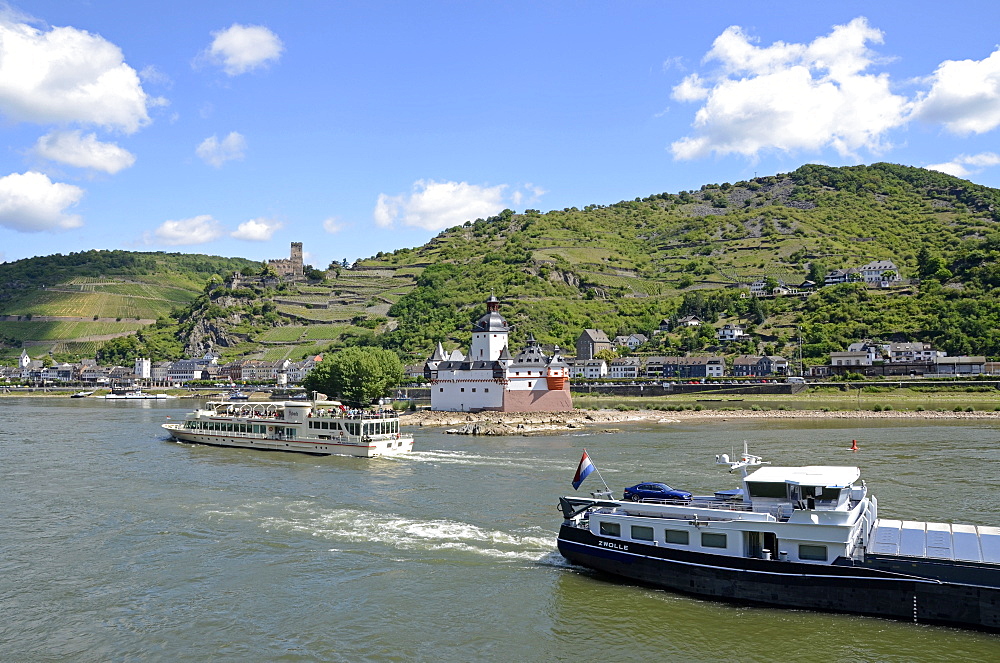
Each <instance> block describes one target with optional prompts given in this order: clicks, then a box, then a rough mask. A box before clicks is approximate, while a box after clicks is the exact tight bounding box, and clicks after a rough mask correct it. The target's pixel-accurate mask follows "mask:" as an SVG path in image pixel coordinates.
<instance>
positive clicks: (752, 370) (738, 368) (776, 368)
mask: <svg viewBox="0 0 1000 663" xmlns="http://www.w3.org/2000/svg"><path fill="white" fill-rule="evenodd" d="M565 361H566V364H567V365H568V366H569V370H570V377H574V378H585V379H591V380H593V379H599V378H621V379H626V380H638V379H653V380H661V379H672V378H673V379H689V378H721V377H725V376H727V375H728V376H731V377H769V376H783V375H787V374H788V360H787V359H785V358H784V357H776V356H755V355H740V356H738V357H736V358H735V359H733V364H732V368H730V369H728V370H727V368H726V359H725V358H724V357H720V356H699V357H619V358H617V359H612V360H611V361H610V362H606V361H605V360H603V359H580V358H577V359H567V360H565Z"/></svg>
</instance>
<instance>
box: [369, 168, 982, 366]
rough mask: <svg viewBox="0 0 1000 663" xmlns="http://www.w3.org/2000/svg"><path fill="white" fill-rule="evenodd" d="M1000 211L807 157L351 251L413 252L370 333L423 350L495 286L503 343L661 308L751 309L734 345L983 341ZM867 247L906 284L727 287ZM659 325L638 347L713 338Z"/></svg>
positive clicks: (960, 186)
mask: <svg viewBox="0 0 1000 663" xmlns="http://www.w3.org/2000/svg"><path fill="white" fill-rule="evenodd" d="M998 215H1000V191H997V190H995V189H990V188H987V187H983V186H979V185H975V184H972V183H970V182H968V181H965V180H960V179H957V178H954V177H951V176H948V175H944V174H942V173H937V172H933V171H927V170H923V169H919V168H911V167H906V166H898V165H893V164H875V165H872V166H856V167H847V168H831V167H825V166H815V165H807V166H803V167H802V168H799V169H798V170H796V171H795V172H792V173H788V174H785V175H776V176H771V177H762V178H757V179H755V180H752V181H749V182H737V183H732V184H731V183H723V184H712V185H705V186H704V187H702V188H701V190H699V191H682V192H679V193H662V194H657V195H652V196H649V197H648V198H643V199H637V200H631V201H622V202H619V203H616V204H613V205H607V206H601V205H588V206H587V207H584V208H583V209H577V208H569V209H565V210H561V211H553V212H549V213H547V214H540V213H538V212H536V211H533V210H528V211H527V212H525V213H524V214H513V213H510V212H509V211H508V212H505V213H503V214H500V215H498V216H497V217H493V218H490V219H479V220H476V221H470V222H468V223H466V224H464V225H463V226H458V227H455V228H451V229H448V230H446V231H444V232H442V233H441V234H440V235H439V236H438V237H436V238H435V239H434V240H432V241H431V242H429V243H428V244H427V245H425V246H423V247H419V248H416V249H403V250H400V251H396V252H394V253H392V254H388V255H379V256H376V257H375V258H374V259H372V260H370V261H365V264H366V265H370V266H379V267H397V268H413V267H420V268H422V271H421V273H420V274H419V275H418V277H417V287H416V288H415V289H414V290H413V292H411V293H410V294H408V295H407V296H405V297H403V298H402V299H401V300H400V301H399V302H398V303H397V304H396V305H395V306H393V307H392V308H391V309H390V311H389V315H390V316H392V317H395V318H397V319H398V327H397V328H396V330H395V331H393V332H391V333H389V334H388V335H387V336H386V338H385V339H383V340H382V341H383V342H384V343H385V344H387V345H389V346H390V347H394V348H397V349H399V350H401V351H414V350H419V351H421V352H428V351H429V350H430V348H431V347H432V344H433V343H434V342H436V341H438V340H445V341H448V342H450V343H451V344H453V345H454V344H457V343H461V344H463V345H464V344H466V343H467V342H468V333H467V329H468V326H469V322H470V320H473V319H475V318H476V317H477V316H478V315H479V314H480V313H481V310H482V306H481V302H482V300H483V299H484V298H485V296H486V295H488V294H489V292H490V290H491V289H493V290H494V291H495V293H496V295H497V296H498V297H500V298H501V299H503V300H505V302H506V304H505V308H504V311H505V314H506V315H507V317H508V319H510V320H511V322H512V323H513V324H514V328H515V331H514V343H515V344H517V343H519V342H520V341H521V340H523V338H524V336H525V335H526V334H527V333H529V332H531V333H534V334H535V335H536V336H537V337H538V338H539V339H540V340H542V341H543V342H551V343H558V344H560V345H561V346H563V347H567V346H572V344H573V342H574V341H575V339H576V337H577V336H578V335H579V333H580V331H581V330H582V329H583V328H584V327H599V328H602V329H604V330H605V331H606V332H607V333H608V334H609V335H616V334H626V333H632V332H642V333H645V334H649V333H650V331H651V330H653V329H655V328H656V327H657V325H658V324H659V322H660V321H661V320H662V319H664V318H667V319H670V318H674V319H676V318H677V317H679V316H683V315H688V314H697V315H699V316H701V317H703V318H704V319H707V320H708V321H710V322H719V321H721V320H726V321H733V322H741V323H744V324H749V325H750V326H751V330H752V331H755V332H757V334H758V336H757V338H758V339H759V340H760V341H763V344H762V345H766V346H769V347H766V348H764V347H750V346H749V345H748V346H747V347H745V348H736V349H740V350H746V351H755V350H760V349H773V350H776V351H781V349H782V348H783V347H784V346H786V345H787V344H788V343H790V342H791V341H792V340H793V339H794V340H796V341H797V340H798V335H799V334H801V336H802V340H803V349H804V354H805V356H806V357H807V358H814V359H820V358H821V357H823V356H825V355H826V353H828V352H830V351H831V350H842V349H844V348H845V346H846V344H847V343H849V342H851V341H853V340H857V339H861V338H883V339H887V340H888V339H894V340H927V341H931V342H933V343H935V344H937V345H938V346H939V347H941V348H943V349H946V350H948V351H949V352H950V353H952V354H956V353H977V354H988V355H992V356H995V355H1000V338H998V334H997V332H996V330H997V329H998V326H1000V325H998V323H1000V307H998V304H997V302H996V300H995V297H994V296H993V294H994V289H995V288H996V287H997V286H998V285H1000V271H998V270H1000V265H998V258H1000V233H998V232H997V231H998V225H997V223H998ZM875 259H888V260H892V261H893V262H894V263H895V264H896V265H897V266H899V268H900V270H901V273H902V276H903V278H904V281H903V285H900V286H896V287H893V288H889V289H886V290H881V289H874V290H873V289H870V288H868V287H866V286H864V285H853V284H845V285H841V286H835V287H834V286H831V287H827V288H821V289H819V290H818V291H817V292H816V293H814V294H811V295H809V296H805V297H801V296H790V297H779V298H773V299H772V298H768V299H760V300H758V299H752V298H748V297H746V296H745V294H744V296H742V297H741V293H745V292H746V291H745V290H743V289H742V288H745V286H746V285H747V284H749V283H751V282H753V281H756V280H760V279H772V280H773V281H775V282H784V283H787V284H790V285H798V284H800V283H801V282H803V281H804V280H806V279H807V278H808V279H811V280H813V281H818V282H819V283H822V279H823V276H824V275H825V274H826V273H827V272H828V271H829V270H832V269H837V268H848V267H860V266H861V265H863V264H864V263H867V262H869V261H871V260H875ZM918 283H919V285H918ZM657 340H658V341H659V342H658V343H657V344H654V345H653V346H652V347H650V348H649V349H650V350H655V351H666V350H671V351H674V350H680V351H697V350H702V349H706V348H708V347H710V346H711V345H713V343H714V342H713V338H712V337H711V330H706V329H703V330H702V331H701V335H700V336H698V335H697V334H694V333H693V332H685V333H683V334H681V333H678V334H668V335H662V336H659V337H658V339H657ZM446 345H447V343H446Z"/></svg>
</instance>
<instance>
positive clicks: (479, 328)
mask: <svg viewBox="0 0 1000 663" xmlns="http://www.w3.org/2000/svg"><path fill="white" fill-rule="evenodd" d="M509 334H510V325H508V324H507V321H506V320H505V319H504V317H503V316H502V315H500V300H498V299H497V298H496V297H495V296H493V295H490V298H489V299H488V300H486V314H485V315H484V316H483V317H481V318H479V320H478V321H477V322H476V323H475V324H474V325H473V326H472V345H471V346H470V348H469V355H468V356H464V355H462V353H461V352H460V351H458V350H455V351H453V352H452V353H451V354H447V353H446V352H445V351H444V346H442V345H441V344H440V343H438V347H437V350H435V351H434V354H433V355H432V356H431V358H430V359H428V360H427V362H426V363H425V364H424V377H425V378H427V380H428V381H429V382H430V383H431V409H432V410H443V411H447V412H483V411H492V412H562V411H566V410H572V409H573V401H572V399H571V398H570V393H569V366H568V365H567V364H566V362H565V361H563V359H562V357H561V356H560V355H559V346H556V347H555V349H554V351H553V354H552V356H547V355H546V354H545V353H544V352H543V351H542V348H541V346H539V344H538V342H537V341H536V340H535V338H534V336H529V337H528V344H527V346H526V347H525V348H524V349H523V350H521V352H520V353H519V354H518V355H517V356H516V357H512V356H511V354H510V350H509V349H508V340H509V339H508V337H509Z"/></svg>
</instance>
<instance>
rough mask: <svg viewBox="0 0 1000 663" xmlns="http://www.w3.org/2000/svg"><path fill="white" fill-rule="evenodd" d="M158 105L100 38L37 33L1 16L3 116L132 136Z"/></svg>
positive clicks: (71, 31) (69, 31) (72, 32)
mask: <svg viewBox="0 0 1000 663" xmlns="http://www.w3.org/2000/svg"><path fill="white" fill-rule="evenodd" d="M156 103H159V100H156V99H151V98H150V97H148V96H147V95H146V93H145V92H144V91H143V89H142V85H141V84H140V81H139V75H138V74H137V73H136V72H135V70H134V69H132V67H130V66H128V65H127V64H125V62H124V58H123V56H122V52H121V49H119V48H118V47H117V46H115V45H114V44H112V43H111V42H109V41H107V40H105V39H104V38H103V37H101V36H99V35H93V34H90V33H89V32H86V31H84V30H77V29H76V28H71V27H63V28H53V29H51V30H48V31H44V32H43V31H41V30H37V29H35V28H33V27H31V26H29V25H27V24H24V23H16V22H13V21H11V20H10V19H9V18H2V17H0V113H2V114H3V115H5V116H6V117H7V118H8V119H10V120H13V121H15V122H34V123H39V124H43V123H49V122H80V123H87V124H95V125H99V126H102V127H106V128H113V129H117V130H121V131H124V132H126V133H132V132H134V131H136V130H138V129H139V128H140V127H142V126H144V125H146V124H148V123H149V121H150V120H149V115H148V113H147V107H148V106H149V105H151V104H156Z"/></svg>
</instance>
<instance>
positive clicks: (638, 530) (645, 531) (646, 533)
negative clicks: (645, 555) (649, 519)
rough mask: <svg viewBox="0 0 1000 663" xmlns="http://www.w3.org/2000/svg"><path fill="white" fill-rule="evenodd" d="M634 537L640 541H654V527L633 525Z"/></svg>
mask: <svg viewBox="0 0 1000 663" xmlns="http://www.w3.org/2000/svg"><path fill="white" fill-rule="evenodd" d="M632 538H633V539H637V540H639V541H652V540H653V528H652V527H643V526H642V525H632Z"/></svg>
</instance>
